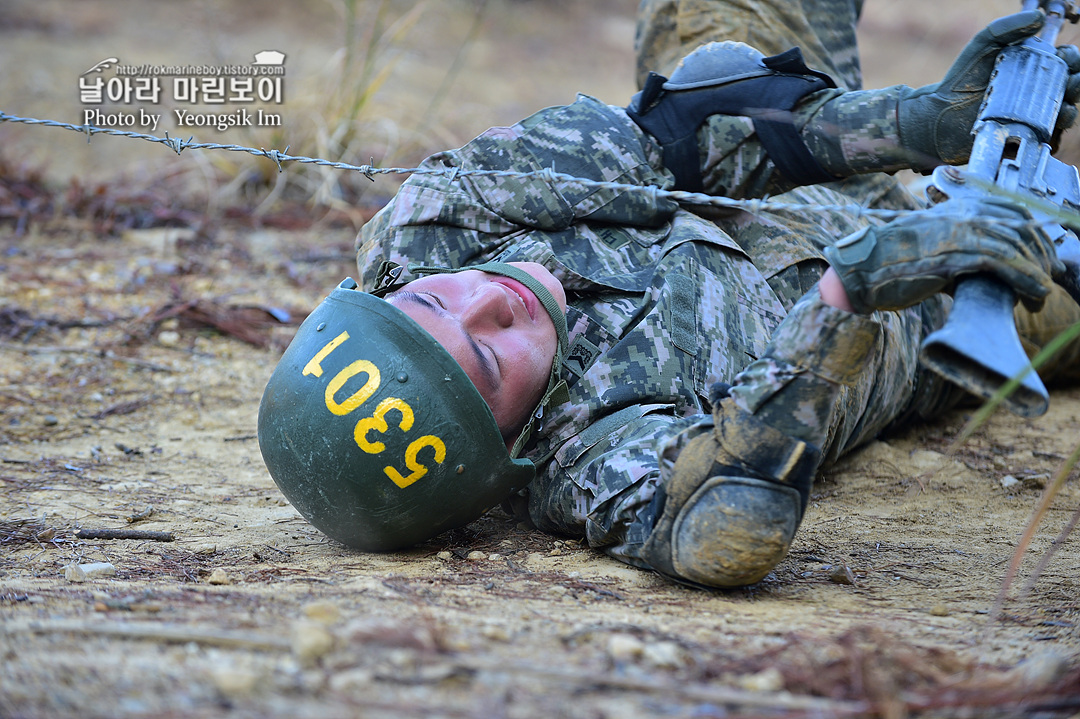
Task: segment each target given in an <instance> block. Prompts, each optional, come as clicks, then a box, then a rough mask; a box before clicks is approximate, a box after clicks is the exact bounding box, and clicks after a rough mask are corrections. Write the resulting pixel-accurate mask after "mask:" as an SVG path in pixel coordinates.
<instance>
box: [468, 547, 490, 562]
mask: <svg viewBox="0 0 1080 719" xmlns="http://www.w3.org/2000/svg"><path fill="white" fill-rule="evenodd" d="M465 558H466V559H469V560H471V561H474V562H477V561H480V560H481V559H487V558H488V555H487V552H479V551H476V550H473V551H471V552H469V553H468V554H467V555H465Z"/></svg>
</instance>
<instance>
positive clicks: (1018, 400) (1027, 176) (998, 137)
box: [920, 0, 1080, 417]
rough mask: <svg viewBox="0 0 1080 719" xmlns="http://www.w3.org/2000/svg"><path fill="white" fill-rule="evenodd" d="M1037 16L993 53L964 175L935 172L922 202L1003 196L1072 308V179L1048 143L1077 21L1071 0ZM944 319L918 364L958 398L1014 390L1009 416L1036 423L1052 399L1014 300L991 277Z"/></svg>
mask: <svg viewBox="0 0 1080 719" xmlns="http://www.w3.org/2000/svg"><path fill="white" fill-rule="evenodd" d="M1022 5H1023V8H1022V9H1024V10H1034V9H1041V10H1042V11H1043V12H1044V13H1045V14H1046V23H1045V25H1044V26H1043V28H1042V30H1041V31H1040V32H1039V34H1038V36H1035V37H1031V38H1028V39H1027V40H1025V41H1024V42H1022V43H1018V44H1016V45H1011V46H1009V47H1007V48H1005V49H1004V50H1002V52H1001V53H1000V54H999V56H998V59H997V64H996V65H995V66H994V72H993V74H992V76H991V78H990V83H989V86H988V88H987V92H986V95H985V98H984V100H983V105H982V107H981V109H980V111H979V118H978V120H977V121H976V123H975V126H974V128H973V130H972V131H973V132H974V134H975V140H974V145H973V147H972V151H971V158H970V160H969V161H968V165H967V169H966V170H961V169H959V168H955V167H944V166H943V167H938V168H937V169H936V170H934V172H933V175H932V186H931V188H930V189H928V191H927V194H928V196H929V197H930V198H931V200H932V201H944V202H947V201H948V200H949V199H953V198H964V197H968V198H971V197H976V198H985V197H988V196H997V197H1005V198H1007V199H1009V200H1011V201H1013V202H1015V203H1016V204H1018V205H1022V206H1024V207H1026V208H1027V209H1028V210H1029V212H1030V213H1031V215H1032V218H1033V220H1034V221H1035V222H1038V223H1039V224H1040V225H1041V226H1042V228H1043V230H1045V231H1046V232H1047V234H1048V235H1049V236H1050V238H1051V239H1052V240H1053V241H1054V245H1055V248H1056V251H1057V255H1058V259H1060V260H1061V261H1063V262H1064V263H1065V266H1066V268H1067V272H1066V273H1065V276H1063V277H1056V278H1055V280H1056V281H1057V282H1058V284H1060V285H1061V286H1062V287H1064V288H1065V290H1066V291H1068V293H1069V294H1070V295H1071V296H1072V298H1073V299H1074V300H1076V301H1077V302H1078V303H1080V240H1078V239H1077V235H1076V231H1080V175H1078V173H1077V169H1076V167H1074V166H1072V165H1069V164H1067V163H1065V162H1062V161H1060V160H1058V159H1056V158H1055V157H1053V156H1052V155H1051V152H1052V150H1051V148H1050V144H1049V143H1050V141H1051V139H1052V137H1053V133H1054V124H1055V122H1056V120H1057V116H1058V111H1059V110H1060V108H1061V103H1062V100H1063V98H1064V94H1065V86H1066V83H1067V82H1068V75H1069V70H1068V67H1067V65H1066V63H1065V61H1064V60H1062V59H1061V58H1059V57H1058V56H1057V54H1056V51H1055V50H1056V48H1055V41H1056V39H1057V35H1058V32H1059V31H1060V29H1061V26H1062V25H1063V23H1064V22H1065V20H1069V21H1070V22H1074V23H1075V22H1076V21H1077V20H1078V19H1080V14H1078V12H1077V2H1075V1H1074V0H1023V3H1022ZM953 296H954V302H953V308H952V311H951V312H950V314H949V319H948V321H947V322H946V323H945V325H944V326H943V327H942V328H941V329H939V330H938V331H936V332H934V333H933V334H931V335H930V336H929V337H927V338H926V340H924V342H923V344H922V347H921V352H920V358H921V359H922V361H923V363H924V364H925V365H926V366H927V367H929V368H930V369H932V370H933V371H935V372H937V373H938V374H940V375H942V376H944V377H945V378H947V379H949V380H951V381H953V382H955V383H956V384H958V385H960V386H961V387H963V388H964V389H966V390H968V391H969V392H972V393H974V394H976V395H979V396H981V397H984V398H987V399H989V398H991V397H993V396H994V395H995V394H996V393H997V392H998V390H999V389H1001V388H1002V387H1003V386H1004V385H1005V384H1006V383H1008V382H1009V381H1010V380H1012V379H1014V378H1016V379H1020V378H1022V379H1020V384H1019V385H1018V386H1017V387H1016V389H1015V391H1013V392H1012V393H1011V394H1010V395H1009V396H1008V397H1006V398H1005V399H1004V400H1003V401H1004V402H1005V404H1006V406H1007V407H1008V408H1009V409H1010V410H1011V411H1012V412H1014V413H1016V414H1019V415H1021V416H1024V417H1035V416H1039V415H1041V414H1043V413H1045V412H1046V410H1047V408H1048V407H1049V404H1050V397H1049V394H1048V393H1047V391H1046V387H1045V386H1044V385H1043V383H1042V380H1041V379H1040V378H1039V375H1038V374H1037V373H1036V372H1035V370H1034V369H1033V368H1032V366H1031V363H1030V362H1029V361H1028V358H1027V355H1026V354H1025V352H1024V348H1023V346H1022V345H1021V344H1020V337H1019V335H1018V334H1017V332H1016V325H1015V322H1014V320H1013V305H1014V304H1015V302H1016V297H1015V293H1014V292H1013V291H1012V289H1010V288H1009V287H1007V286H1006V285H1004V284H1002V283H1001V282H999V281H998V280H996V279H995V278H993V277H992V276H990V275H974V276H971V277H967V278H963V279H962V280H960V281H958V282H957V285H956V289H955V292H954V293H953Z"/></svg>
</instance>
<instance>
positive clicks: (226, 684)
mask: <svg viewBox="0 0 1080 719" xmlns="http://www.w3.org/2000/svg"><path fill="white" fill-rule="evenodd" d="M213 680H214V686H216V687H217V690H218V691H219V692H221V693H222V694H224V695H225V696H227V697H230V698H234V699H235V698H240V697H246V696H249V695H250V694H251V693H252V692H254V691H255V686H256V685H257V684H258V683H259V675H258V674H256V673H255V672H253V671H250V670H247V669H237V668H234V667H228V668H225V667H223V668H220V669H218V670H217V671H215V672H214V674H213Z"/></svg>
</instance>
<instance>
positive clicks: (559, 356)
mask: <svg viewBox="0 0 1080 719" xmlns="http://www.w3.org/2000/svg"><path fill="white" fill-rule="evenodd" d="M465 270H480V271H481V272H486V273H488V274H491V275H502V276H503V277H509V278H510V279H512V280H516V281H518V282H520V283H521V284H523V285H525V287H527V288H528V289H529V291H530V292H532V293H533V294H534V295H536V298H537V299H538V300H540V304H541V305H542V306H543V307H544V311H545V312H547V314H548V317H550V318H551V322H552V324H553V325H555V335H556V337H558V340H559V341H558V346H557V347H556V349H555V359H554V360H553V361H552V363H551V374H550V375H549V377H548V385H547V389H545V390H544V396H543V398H542V399H541V400H540V404H539V406H538V407H537V408H536V410H535V411H534V412H533V413H532V415H531V417H530V418H529V421H528V423H526V425H525V427H524V429H522V431H521V434H519V435H518V437H517V439H516V440H515V441H514V446H513V447H512V448H511V450H510V456H511V457H513V458H517V457H518V455H519V454H520V453H521V451H522V449H524V447H525V444H526V443H527V442H528V441H529V438H530V437H531V436H532V434H533V432H534V431H536V430H537V429H538V428H539V426H540V423H541V421H542V419H543V416H544V414H546V413H547V411H548V409H549V408H550V407H554V406H557V405H559V404H562V403H563V402H566V401H567V400H569V399H570V394H569V391H568V390H567V386H566V382H565V381H564V380H562V379H560V377H559V370H560V368H561V367H562V362H563V357H564V356H565V355H566V351H567V349H568V348H569V346H570V340H569V333H568V332H567V329H566V314H565V313H564V312H563V311H562V308H561V307H559V303H558V301H557V300H556V299H555V296H554V295H553V294H551V291H550V290H548V288H547V287H544V285H543V283H541V282H540V280H538V279H536V278H535V277H533V276H532V275H530V274H529V273H528V272H526V271H525V270H523V269H521V268H520V267H514V266H513V265H509V264H507V263H505V262H485V263H484V264H482V265H470V266H468V267H459V268H456V269H451V268H449V267H431V266H428V265H418V264H410V265H409V272H410V273H412V274H414V275H434V274H453V273H457V272H464V271H465Z"/></svg>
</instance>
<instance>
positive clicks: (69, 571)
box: [64, 562, 116, 582]
mask: <svg viewBox="0 0 1080 719" xmlns="http://www.w3.org/2000/svg"><path fill="white" fill-rule="evenodd" d="M115 574H116V567H114V566H113V565H112V564H109V563H108V562H94V563H92V564H69V565H67V566H66V567H64V579H66V580H68V581H69V582H85V581H86V580H87V579H97V578H99V577H112V576H114V575H115Z"/></svg>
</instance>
